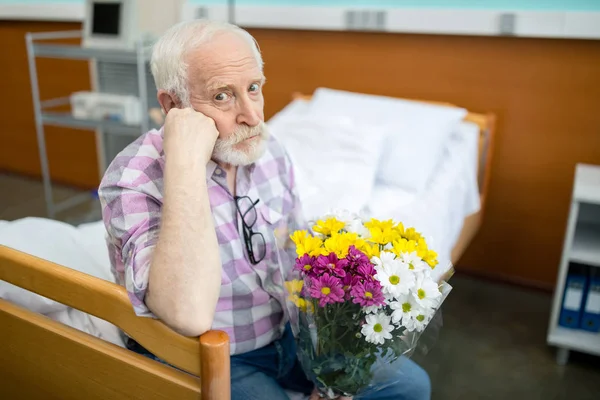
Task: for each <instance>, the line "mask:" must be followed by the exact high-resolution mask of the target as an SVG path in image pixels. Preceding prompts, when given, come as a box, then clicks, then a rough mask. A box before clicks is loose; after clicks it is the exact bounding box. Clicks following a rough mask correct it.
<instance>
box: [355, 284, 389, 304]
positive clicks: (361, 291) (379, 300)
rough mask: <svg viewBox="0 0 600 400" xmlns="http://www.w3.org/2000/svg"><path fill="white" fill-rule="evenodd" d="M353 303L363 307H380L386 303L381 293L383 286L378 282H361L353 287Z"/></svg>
mask: <svg viewBox="0 0 600 400" xmlns="http://www.w3.org/2000/svg"><path fill="white" fill-rule="evenodd" d="M351 295H352V297H353V299H352V302H353V303H356V304H360V305H361V306H362V307H368V306H380V305H383V304H384V303H385V297H383V293H382V291H381V284H380V283H379V282H377V281H367V282H364V283H363V282H359V283H358V284H356V285H354V286H352V291H351Z"/></svg>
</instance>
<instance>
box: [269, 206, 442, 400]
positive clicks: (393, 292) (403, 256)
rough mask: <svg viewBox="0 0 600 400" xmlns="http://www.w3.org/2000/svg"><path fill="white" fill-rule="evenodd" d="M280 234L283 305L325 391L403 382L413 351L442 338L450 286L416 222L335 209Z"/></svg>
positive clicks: (310, 372)
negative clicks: (437, 276) (435, 276)
mask: <svg viewBox="0 0 600 400" xmlns="http://www.w3.org/2000/svg"><path fill="white" fill-rule="evenodd" d="M290 238H291V239H292V240H291V241H286V243H285V244H282V243H279V244H278V246H279V250H280V251H279V254H280V258H279V262H280V264H281V268H282V272H283V271H285V273H283V276H284V277H285V293H286V299H287V300H286V306H287V307H286V308H287V311H288V316H289V320H290V324H291V327H292V331H293V333H294V336H295V338H296V341H297V352H298V358H299V360H300V363H301V365H302V367H303V369H304V371H305V373H306V375H307V376H308V377H309V379H311V380H312V381H313V382H314V383H315V385H316V387H317V388H318V390H319V392H320V395H321V396H322V397H325V398H329V399H335V398H337V397H338V396H350V397H352V396H357V395H364V394H367V393H371V392H373V391H378V390H381V389H383V388H385V387H387V386H388V385H393V384H395V383H397V382H398V381H399V379H400V377H401V375H400V374H399V371H400V370H401V364H400V363H402V362H403V361H404V360H405V359H406V358H410V357H411V356H412V355H413V354H414V352H415V351H417V350H420V351H423V352H427V351H428V350H429V349H430V348H431V347H432V345H433V344H434V343H435V341H436V340H437V336H438V332H439V330H440V329H441V325H442V318H441V311H440V306H441V305H442V303H443V301H444V300H445V298H446V296H447V295H448V294H449V292H450V291H451V289H452V288H451V286H450V285H449V284H448V283H447V280H448V279H449V277H450V276H451V275H452V271H453V269H452V267H449V268H448V272H447V273H444V274H443V276H444V277H443V279H442V280H439V281H433V280H432V279H431V271H432V270H433V269H434V268H438V267H439V266H438V262H437V254H436V253H435V252H434V251H433V250H432V249H429V248H428V247H427V243H426V241H425V239H424V238H423V237H422V236H421V235H420V234H419V233H418V232H417V231H416V230H415V229H414V228H405V227H404V226H403V225H402V224H401V223H394V222H393V221H391V220H389V221H378V220H374V219H373V220H369V221H365V220H362V219H361V218H360V217H359V216H356V215H352V214H349V213H347V212H343V211H338V212H335V213H332V214H330V215H325V216H323V218H322V219H319V220H317V221H316V222H314V223H311V224H310V227H309V229H308V230H302V231H295V232H294V233H293V234H292V235H291V237H290Z"/></svg>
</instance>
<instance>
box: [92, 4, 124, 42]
mask: <svg viewBox="0 0 600 400" xmlns="http://www.w3.org/2000/svg"><path fill="white" fill-rule="evenodd" d="M120 20H121V3H94V5H93V9H92V35H98V34H100V35H115V36H117V35H119V33H120V32H119V25H120V24H119V23H120Z"/></svg>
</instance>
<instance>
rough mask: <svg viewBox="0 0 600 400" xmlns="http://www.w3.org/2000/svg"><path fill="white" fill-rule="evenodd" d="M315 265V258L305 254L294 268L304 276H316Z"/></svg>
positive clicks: (297, 260)
mask: <svg viewBox="0 0 600 400" xmlns="http://www.w3.org/2000/svg"><path fill="white" fill-rule="evenodd" d="M314 263H315V259H314V257H311V256H309V255H308V254H305V255H303V256H302V257H299V258H297V259H296V265H295V266H294V269H296V270H297V271H300V272H301V273H302V274H304V275H307V274H309V275H314V267H313V265H314Z"/></svg>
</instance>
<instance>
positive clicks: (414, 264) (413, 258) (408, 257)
mask: <svg viewBox="0 0 600 400" xmlns="http://www.w3.org/2000/svg"><path fill="white" fill-rule="evenodd" d="M400 259H401V260H402V261H404V262H405V263H406V264H408V269H410V270H412V271H415V272H420V271H426V270H431V268H430V267H429V265H427V263H426V262H425V261H423V259H422V258H421V257H419V256H418V255H417V252H416V251H413V252H410V253H401V254H400Z"/></svg>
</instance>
